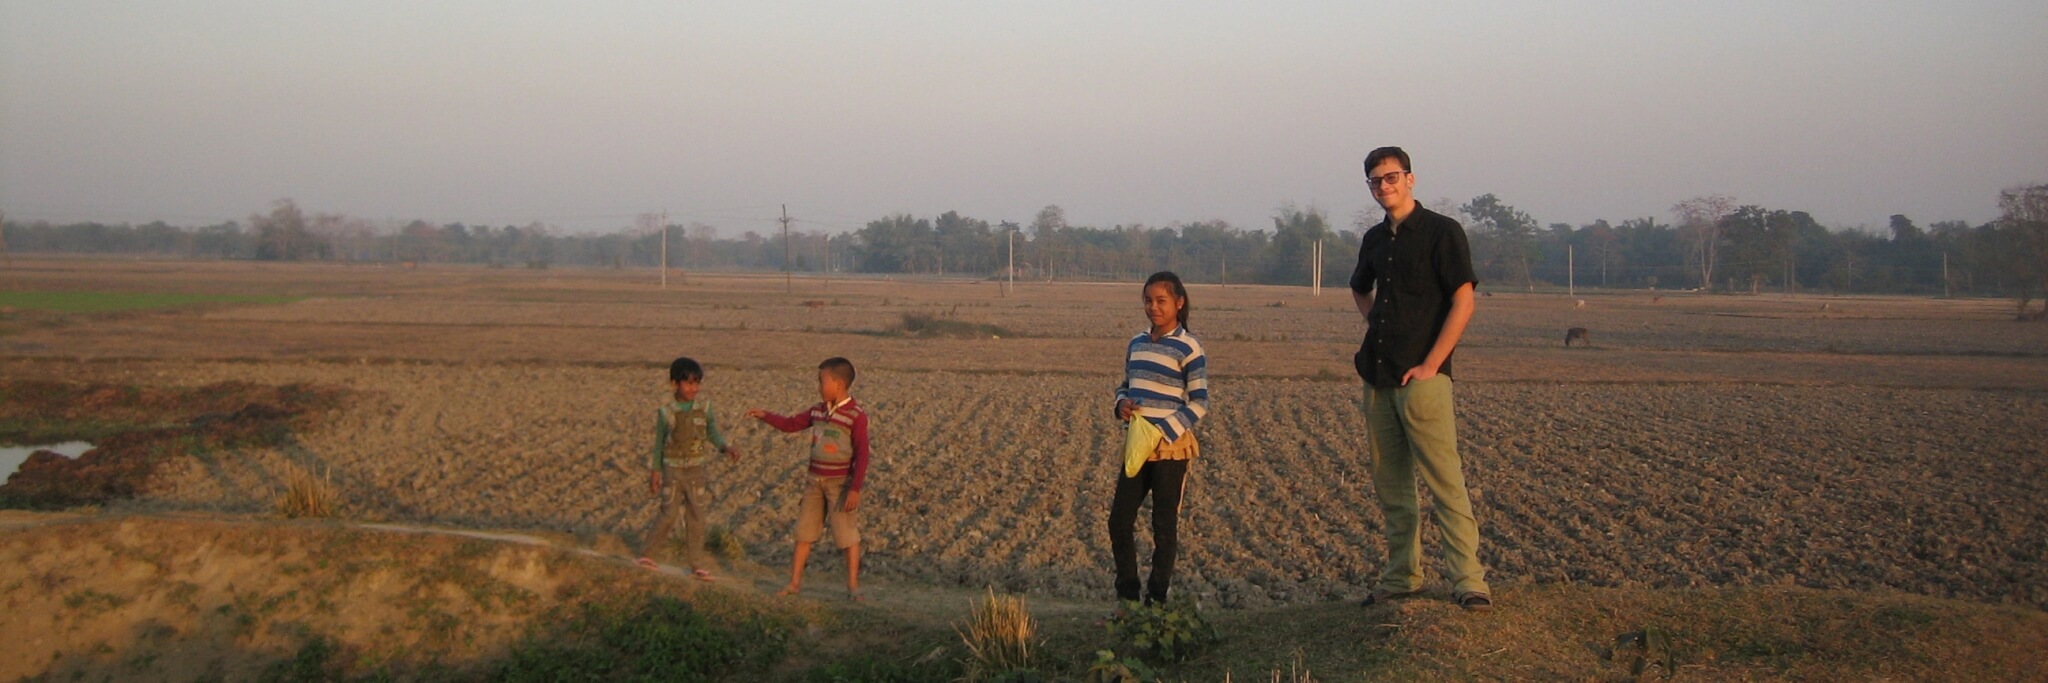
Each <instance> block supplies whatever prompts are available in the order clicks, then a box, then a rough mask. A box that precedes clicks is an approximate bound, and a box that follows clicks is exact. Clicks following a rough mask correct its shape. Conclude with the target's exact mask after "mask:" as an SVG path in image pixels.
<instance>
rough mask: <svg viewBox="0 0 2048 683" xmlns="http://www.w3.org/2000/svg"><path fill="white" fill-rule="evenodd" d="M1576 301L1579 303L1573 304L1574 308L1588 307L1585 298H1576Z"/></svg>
mask: <svg viewBox="0 0 2048 683" xmlns="http://www.w3.org/2000/svg"><path fill="white" fill-rule="evenodd" d="M1575 301H1577V302H1578V303H1575V304H1572V308H1585V307H1586V300H1585V299H1575Z"/></svg>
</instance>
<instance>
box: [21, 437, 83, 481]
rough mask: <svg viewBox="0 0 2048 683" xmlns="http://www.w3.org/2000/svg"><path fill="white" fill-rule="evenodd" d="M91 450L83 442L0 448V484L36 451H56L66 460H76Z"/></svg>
mask: <svg viewBox="0 0 2048 683" xmlns="http://www.w3.org/2000/svg"><path fill="white" fill-rule="evenodd" d="M89 450H92V444H89V443H86V442H84V441H66V442H64V443H53V444H47V445H42V446H0V482H5V481H7V478H8V477H11V476H14V471H15V470H18V469H21V464H22V463H24V462H28V456H29V455H30V454H32V453H35V452H36V451H56V452H58V453H59V454H61V455H63V456H64V457H67V458H76V457H78V456H80V455H83V454H85V452H86V451H89Z"/></svg>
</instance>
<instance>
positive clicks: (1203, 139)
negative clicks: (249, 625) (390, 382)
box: [0, 0, 2048, 236]
mask: <svg viewBox="0 0 2048 683" xmlns="http://www.w3.org/2000/svg"><path fill="white" fill-rule="evenodd" d="M1678 5H1682V7H1681V6H1678ZM1386 144H1398V145H1402V146H1404V147H1406V148H1407V149H1408V150H1409V152H1410V153H1411V154H1413V155H1414V156H1415V164H1416V183H1417V187H1416V195H1417V196H1418V197H1420V198H1422V199H1424V200H1425V202H1428V203H1434V200H1436V199H1438V198H1451V199H1455V200H1457V201H1464V200H1466V199H1470V198H1471V197H1473V196H1475V195H1478V194H1481V193H1486V192H1492V193H1495V194H1497V195H1498V196H1500V198H1501V199H1502V200H1503V201H1505V202H1507V203H1509V204H1513V205H1515V206H1517V207H1519V208H1521V209H1523V210H1525V211H1527V212H1529V213H1530V214H1532V215H1534V216H1535V217H1536V218H1537V219H1538V220H1539V221H1542V222H1544V223H1552V222H1569V223H1572V224H1583V223H1586V222H1590V221H1592V220H1593V219H1596V218H1606V219H1609V220H1612V221H1619V220H1621V219H1625V218H1630V217H1637V216H1646V215H1654V216H1656V217H1658V218H1659V219H1660V220H1669V217H1670V214H1669V211H1668V209H1669V207H1670V206H1671V205H1672V204H1673V203H1675V202H1677V201H1679V200H1682V199H1685V198H1687V197H1692V196H1696V195H1702V194H1709V193H1723V194H1728V195H1732V196H1734V197H1736V198H1737V199H1738V200H1739V201H1741V202H1742V203H1753V204H1760V205H1763V206H1766V207H1770V208H1782V209H1802V210H1807V211H1810V212H1812V213H1813V214H1814V215H1815V217H1816V218H1818V219H1819V220H1820V221H1821V222H1822V223H1824V224H1827V225H1832V226H1840V227H1847V226H1856V225H1866V226H1870V227H1873V228H1876V227H1882V226H1883V225H1884V223H1885V219H1886V217H1887V216H1889V215H1891V214H1893V213H1904V214H1907V215H1909V216H1911V217H1913V218H1914V219H1916V220H1918V221H1919V222H1920V223H1921V224H1922V225H1926V224H1928V223H1931V222H1934V221H1937V220H1947V219H1960V220H1967V221H1970V222H1972V223H1978V222H1982V221H1986V220H1989V219H1991V218H1993V217H1995V216H1996V215H1997V195H1998V191H1999V190H2000V189H2002V188H2005V187H2008V186H2012V185H2015V184H2019V183H2039V182H2048V2H2042V1H2041V0H2024V1H2013V2H2004V1H1992V0H1985V1H1976V0H1946V1H1943V2H1932V1H1929V0H1919V1H1916V2H1889V1H1878V2H1806V1H1788V2H1750V1H1747V0H1734V1H1724V2H1716V3H1663V2H1547V3H1523V2H1404V3H1377V2H1355V1H1354V2H1275V1H1271V0H1269V1H1267V2H1243V3H1237V2H1230V3H1218V2H1111V3H1098V2H929V3H925V2H882V1H876V2H861V3H852V2H847V3H840V2H815V3H788V2H772V1H762V0H755V1H749V2H729V3H728V2H701V1H664V2H512V1H507V0H500V1H494V2H452V1H436V2H417V1H410V0H408V1H394V2H382V1H365V0H353V1H349V2H284V1H278V0H261V1H250V2H200V1H181V0H164V1H160V2H99V1H80V0H0V211H5V212H6V215H7V217H8V218H9V219H10V220H13V219H39V218H40V219H50V220H87V219H90V220H101V221H112V222H131V223H141V222H146V221H149V220H154V219H162V220H165V221H169V222H172V223H176V224H186V225H192V224H200V223H211V222H216V221H220V220H226V219H244V218H246V217H247V216H248V215H249V214H251V213H256V212H261V211H265V210H267V209H268V207H269V206H270V203H271V202H272V201H273V200H276V199H280V198H286V197H289V198H292V199H294V200H296V201H297V202H298V203H299V205H300V206H301V207H302V208H304V209H306V210H308V211H324V212H338V213H348V214H351V215H357V216H363V217H367V218H373V219H378V220H384V219H399V220H405V219H413V218H423V219H427V220H430V221H434V222H437V223H439V222H453V221H463V222H468V223H472V224H476V223H483V224H490V225H505V224H521V225H523V224H526V223H529V222H531V221H535V220H539V221H545V222H547V223H551V224H555V225H559V226H563V227H565V228H570V229H585V228H595V229H612V228H617V227H623V226H626V225H628V224H630V223H631V222H632V220H633V216H634V215H635V214H638V213H640V212H643V211H660V210H662V209H667V210H668V211H669V214H670V216H671V220H672V221H675V222H678V223H682V222H689V221H702V222H705V223H709V224H712V225H715V226H718V227H719V228H720V229H721V231H722V234H724V235H727V236H734V235H737V234H739V233H740V232H741V231H745V230H760V231H764V232H765V231H768V230H771V229H773V228H775V223H774V221H773V220H772V219H773V217H774V216H775V215H776V211H777V205H779V204H785V203H786V204H788V205H789V207H790V211H791V213H792V215H794V216H796V217H798V218H800V219H805V220H807V221H810V222H809V223H807V224H804V225H803V227H805V228H808V229H814V230H815V229H821V228H822V229H832V230H839V229H851V228H856V227H859V226H860V225H862V224H864V223H865V222H866V221H868V220H871V219H874V218H878V217H881V216H883V215H885V214H889V213H896V212H906V213H911V214H914V215H918V216H932V215H936V214H938V213H941V212H944V211H947V210H958V211H960V212H961V213H962V214H965V215H968V216H972V217H976V218H982V219H986V220H989V221H992V222H993V221H1000V220H1014V221H1018V222H1029V221H1030V220H1031V219H1032V217H1033V215H1034V214H1035V213H1036V212H1037V211H1038V209H1039V208H1041V207H1043V206H1045V205H1047V204H1058V205H1060V206H1062V207H1064V208H1065V209H1066V211H1067V217H1068V219H1069V221H1070V222H1072V223H1074V224H1080V225H1097V226H1105V227H1106V226H1110V225H1115V224H1131V223H1144V224H1147V225H1152V226H1161V225H1167V224H1170V223H1173V222H1176V221H1191V220H1207V219H1217V218H1220V219H1224V220H1227V221H1230V222H1231V223H1233V224H1236V225H1239V226H1242V227H1250V228H1257V227H1270V225H1271V221H1270V216H1271V215H1272V213H1273V211H1274V209H1275V208H1276V207H1279V206H1282V205H1284V204H1287V203H1290V202H1291V203H1294V204H1296V205H1301V206H1314V207H1318V208H1321V209H1323V210H1324V211H1325V212H1327V213H1329V214H1331V215H1332V217H1333V218H1334V219H1335V220H1336V222H1337V223H1338V224H1340V225H1344V224H1348V223H1349V222H1350V220H1351V218H1352V216H1353V215H1354V214H1355V213H1356V212H1358V211H1359V210H1360V209H1361V208H1363V207H1366V206H1368V205H1370V198H1369V197H1368V196H1367V194H1366V189H1365V184H1364V181H1363V173H1361V169H1360V163H1359V162H1360V160H1361V159H1362V158H1363V157H1364V156H1365V153H1366V152H1367V151H1369V150H1371V149H1372V148H1373V147H1375V146H1379V145H1386Z"/></svg>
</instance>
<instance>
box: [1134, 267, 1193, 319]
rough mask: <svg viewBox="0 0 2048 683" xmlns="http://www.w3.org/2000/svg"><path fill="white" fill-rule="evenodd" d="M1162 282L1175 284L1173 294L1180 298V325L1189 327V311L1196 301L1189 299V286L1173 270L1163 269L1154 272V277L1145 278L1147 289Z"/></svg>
mask: <svg viewBox="0 0 2048 683" xmlns="http://www.w3.org/2000/svg"><path fill="white" fill-rule="evenodd" d="M1161 282H1164V283H1167V284H1171V285H1173V295H1174V296H1175V297H1178V298H1179V299H1180V326H1181V327H1187V326H1188V311H1189V310H1190V309H1193V308H1194V307H1195V304H1194V302H1192V301H1189V300H1188V286H1187V285H1184V284H1181V283H1180V276H1179V275H1175V274H1173V271H1171V270H1162V271H1159V272H1157V273H1153V274H1152V277H1148V278H1145V289H1151V288H1152V285H1155V284H1158V283H1161Z"/></svg>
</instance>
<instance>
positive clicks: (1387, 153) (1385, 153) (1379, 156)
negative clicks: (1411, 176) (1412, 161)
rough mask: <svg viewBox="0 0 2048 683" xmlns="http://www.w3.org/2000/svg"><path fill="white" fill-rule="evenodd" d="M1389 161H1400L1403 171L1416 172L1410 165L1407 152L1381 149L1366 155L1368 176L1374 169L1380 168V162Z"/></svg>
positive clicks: (1396, 148) (1395, 148) (1392, 148)
mask: <svg viewBox="0 0 2048 683" xmlns="http://www.w3.org/2000/svg"><path fill="white" fill-rule="evenodd" d="M1388 159H1394V160H1396V161H1400V162H1401V170H1403V171H1413V170H1415V167H1413V166H1409V165H1408V153H1407V152H1406V151H1403V150H1402V149H1401V148H1399V147H1381V148H1379V149H1375V150H1373V151H1372V153H1371V154H1367V155H1365V173H1366V175H1371V174H1372V170H1373V169H1374V168H1378V167H1379V165H1380V162H1383V161H1386V160H1388Z"/></svg>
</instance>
